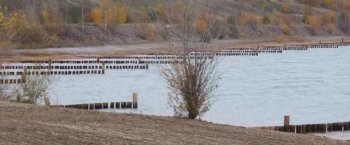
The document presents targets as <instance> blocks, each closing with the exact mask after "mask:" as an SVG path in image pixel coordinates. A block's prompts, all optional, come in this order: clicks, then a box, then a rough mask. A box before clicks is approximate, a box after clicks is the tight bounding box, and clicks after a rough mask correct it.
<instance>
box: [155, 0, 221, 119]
mask: <svg viewBox="0 0 350 145" xmlns="http://www.w3.org/2000/svg"><path fill="white" fill-rule="evenodd" d="M177 2H179V4H177V6H178V7H177V9H175V11H176V12H173V13H176V16H177V17H176V18H168V21H169V20H177V21H178V25H177V26H176V27H177V28H176V29H167V30H175V31H172V32H166V33H165V34H173V35H169V36H175V37H176V38H180V40H179V41H176V42H178V43H180V44H181V45H180V47H173V46H175V45H174V43H175V40H174V39H172V37H168V40H169V42H170V46H169V47H171V48H172V50H173V53H174V54H175V56H176V57H175V61H174V63H172V64H170V65H168V66H166V67H165V68H164V69H163V72H162V73H163V76H164V78H165V80H166V82H167V85H168V88H169V90H170V92H169V105H170V106H171V107H173V108H174V112H175V115H177V116H180V117H187V118H189V119H196V118H197V117H199V116H201V115H203V114H204V113H206V112H207V111H209V109H210V106H211V104H212V98H213V97H214V91H215V89H216V88H217V82H218V80H219V78H220V75H218V73H217V72H216V65H217V63H216V62H217V59H216V58H215V57H214V55H213V53H209V51H210V41H203V38H205V39H210V37H211V36H212V34H211V32H212V31H210V29H211V28H212V23H210V21H208V20H209V19H208V17H207V16H208V15H206V14H203V13H202V12H204V11H206V12H209V11H208V10H204V9H201V8H200V6H199V3H198V1H195V0H179V1H177ZM203 23H205V24H203ZM198 26H199V27H201V28H200V32H198ZM202 27H205V28H206V29H203V28H202ZM164 28H167V27H164ZM204 51H207V53H204Z"/></svg>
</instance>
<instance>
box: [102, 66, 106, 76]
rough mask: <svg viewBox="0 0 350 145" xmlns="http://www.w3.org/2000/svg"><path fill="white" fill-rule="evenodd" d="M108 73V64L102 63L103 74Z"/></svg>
mask: <svg viewBox="0 0 350 145" xmlns="http://www.w3.org/2000/svg"><path fill="white" fill-rule="evenodd" d="M105 72H106V64H105V63H102V74H105Z"/></svg>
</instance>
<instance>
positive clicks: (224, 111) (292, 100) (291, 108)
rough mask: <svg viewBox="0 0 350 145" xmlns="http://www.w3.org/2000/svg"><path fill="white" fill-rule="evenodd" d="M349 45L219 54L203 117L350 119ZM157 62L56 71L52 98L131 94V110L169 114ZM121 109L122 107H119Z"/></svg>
mask: <svg viewBox="0 0 350 145" xmlns="http://www.w3.org/2000/svg"><path fill="white" fill-rule="evenodd" d="M349 56H350V48H349V47H340V48H330V49H309V50H307V51H284V52H283V53H281V54H259V56H232V57H220V58H219V61H220V63H219V66H218V70H219V71H220V72H221V73H222V80H221V81H220V83H219V89H218V90H217V92H216V97H215V99H214V100H213V101H214V102H215V103H214V105H213V106H212V108H211V110H210V111H209V112H208V113H207V114H205V115H204V116H203V117H202V119H203V120H206V121H211V122H215V123H223V124H231V125H236V126H246V127H254V126H272V125H282V124H283V116H284V115H290V116H291V124H306V123H327V122H339V121H350V114H349V113H348V112H349V110H350V109H349V107H350V89H349V88H350V87H349V86H350V57H349ZM161 69H162V66H161V65H150V69H149V70H108V71H107V72H106V74H104V75H78V76H75V75H74V76H73V75H72V76H59V77H56V78H55V81H54V84H53V87H52V89H51V90H50V97H51V101H52V102H53V103H54V104H75V103H89V102H90V103H91V102H103V101H106V102H110V101H124V100H126V101H128V100H131V97H132V93H133V92H137V93H138V94H139V108H138V110H137V111H130V112H134V113H142V114H150V115H162V116H172V115H173V111H172V108H169V106H168V104H167V93H168V90H167V87H166V84H165V81H164V79H163V78H162V76H161V73H160V71H161ZM123 112H125V111H123Z"/></svg>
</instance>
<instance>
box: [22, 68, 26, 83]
mask: <svg viewBox="0 0 350 145" xmlns="http://www.w3.org/2000/svg"><path fill="white" fill-rule="evenodd" d="M26 80H27V68H26V67H25V68H24V70H23V73H22V76H21V82H22V83H26Z"/></svg>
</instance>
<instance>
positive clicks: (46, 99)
mask: <svg viewBox="0 0 350 145" xmlns="http://www.w3.org/2000/svg"><path fill="white" fill-rule="evenodd" d="M44 102H45V105H46V106H51V104H50V98H49V97H47V96H46V97H44Z"/></svg>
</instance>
